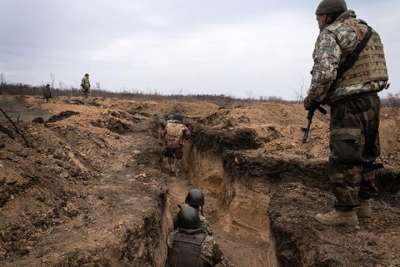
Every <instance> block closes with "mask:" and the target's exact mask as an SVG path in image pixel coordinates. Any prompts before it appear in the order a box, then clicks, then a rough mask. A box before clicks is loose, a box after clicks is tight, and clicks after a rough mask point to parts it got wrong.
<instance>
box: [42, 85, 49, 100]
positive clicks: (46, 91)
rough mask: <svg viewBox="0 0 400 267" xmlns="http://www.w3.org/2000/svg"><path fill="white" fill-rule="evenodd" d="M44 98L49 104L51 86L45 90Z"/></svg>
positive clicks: (47, 86)
mask: <svg viewBox="0 0 400 267" xmlns="http://www.w3.org/2000/svg"><path fill="white" fill-rule="evenodd" d="M43 98H44V99H45V100H46V102H49V99H50V98H51V89H50V85H49V84H47V85H46V87H45V88H43Z"/></svg>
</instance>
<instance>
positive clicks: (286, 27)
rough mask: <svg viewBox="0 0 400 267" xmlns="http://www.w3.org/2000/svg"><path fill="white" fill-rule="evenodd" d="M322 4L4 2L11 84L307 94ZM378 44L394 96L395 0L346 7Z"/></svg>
mask: <svg viewBox="0 0 400 267" xmlns="http://www.w3.org/2000/svg"><path fill="white" fill-rule="evenodd" d="M318 2H319V1H317V0H312V1H299V0H280V1H278V0H252V1H244V0H240V1H239V0H142V1H137V0H113V1H110V0H79V1H78V0H68V1H65V0H1V1H0V11H1V16H0V36H1V37H0V72H2V73H4V74H5V77H6V80H7V82H23V83H29V84H35V85H40V84H44V83H49V82H50V73H54V74H55V78H56V86H59V85H60V83H61V85H62V86H68V87H70V86H75V87H79V84H80V79H81V78H82V75H83V74H84V73H85V72H89V73H90V74H91V80H92V84H96V83H97V82H98V83H100V85H101V87H102V88H107V89H110V90H115V91H120V90H123V89H140V90H143V91H149V92H154V91H157V92H161V93H166V94H170V93H184V94H189V93H199V94H226V95H232V96H236V97H249V96H252V97H258V96H278V97H283V98H286V99H293V98H295V96H296V92H299V90H300V88H301V87H304V88H305V89H304V91H307V89H308V87H309V83H310V74H309V72H310V70H311V67H312V57H311V54H312V51H313V48H314V43H315V39H316V37H317V35H318V26H317V23H316V20H315V15H314V12H315V8H316V6H317V4H318ZM348 6H349V7H350V8H351V9H354V10H355V11H356V13H357V14H358V16H359V17H360V18H363V19H365V20H366V21H368V23H369V24H370V25H371V26H372V27H374V28H375V29H376V30H377V31H378V32H379V33H380V34H381V37H382V39H383V41H384V45H385V50H386V57H387V60H388V65H389V71H390V78H391V82H392V87H391V90H392V91H393V92H399V90H398V89H399V87H400V78H399V77H397V75H396V74H397V73H398V72H399V70H400V62H399V59H400V1H399V0H382V1H375V0H351V1H350V0H348Z"/></svg>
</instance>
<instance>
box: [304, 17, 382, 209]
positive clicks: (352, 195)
mask: <svg viewBox="0 0 400 267" xmlns="http://www.w3.org/2000/svg"><path fill="white" fill-rule="evenodd" d="M367 30H368V28H367V26H366V25H365V24H363V23H361V21H360V20H358V19H357V18H356V16H355V13H354V11H351V10H348V11H346V12H344V13H343V14H342V15H341V16H339V18H337V19H336V20H335V21H334V22H333V23H332V24H330V25H329V26H327V27H326V28H324V29H323V30H322V31H321V33H320V35H319V37H318V39H317V42H316V45H315V50H314V54H313V58H314V67H313V70H312V83H311V87H310V90H309V93H308V96H307V98H306V99H305V101H304V103H305V106H306V108H310V107H311V106H313V105H319V104H329V105H330V106H331V124H330V150H331V155H330V159H329V163H330V164H329V165H330V180H331V184H332V187H333V192H334V194H335V196H336V199H337V201H336V204H335V207H336V209H337V210H343V211H346V210H351V209H352V208H353V207H356V206H358V205H359V198H363V199H368V198H370V197H372V196H374V195H376V193H377V192H376V187H375V182H374V180H375V170H374V162H375V160H376V159H377V158H378V157H379V154H380V148H379V112H380V100H379V97H378V95H377V92H379V91H381V90H383V89H384V88H386V87H387V81H388V74H387V69H386V62H385V56H384V52H383V45H382V43H381V40H380V37H379V35H378V34H377V33H376V32H375V31H373V35H372V37H371V39H370V41H369V42H368V44H367V46H366V48H365V49H364V50H363V52H362V53H361V54H360V57H359V59H358V60H357V61H356V63H355V65H354V66H353V67H352V68H351V69H349V70H348V71H346V72H345V73H344V74H343V76H342V78H341V79H337V73H338V68H339V66H340V65H341V64H342V63H343V62H344V61H345V59H346V57H347V56H348V55H349V54H350V53H352V52H353V51H354V49H355V48H356V47H357V45H358V44H359V43H360V42H361V40H363V39H364V36H365V34H366V32H367ZM331 86H333V90H329V89H330V88H331Z"/></svg>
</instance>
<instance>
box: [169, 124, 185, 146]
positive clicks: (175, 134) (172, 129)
mask: <svg viewBox="0 0 400 267" xmlns="http://www.w3.org/2000/svg"><path fill="white" fill-rule="evenodd" d="M184 129H185V126H184V125H182V124H180V123H175V122H169V123H168V124H167V126H166V127H165V131H166V136H165V139H166V141H167V145H168V146H169V147H177V146H180V145H182V140H183V131H184Z"/></svg>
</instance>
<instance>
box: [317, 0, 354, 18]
mask: <svg viewBox="0 0 400 267" xmlns="http://www.w3.org/2000/svg"><path fill="white" fill-rule="evenodd" d="M345 11H347V4H346V1H345V0H322V1H321V3H320V4H319V5H318V8H317V11H316V12H315V14H316V15H318V16H320V15H328V14H335V13H341V12H345Z"/></svg>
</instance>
